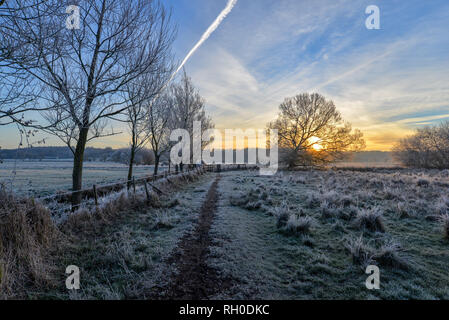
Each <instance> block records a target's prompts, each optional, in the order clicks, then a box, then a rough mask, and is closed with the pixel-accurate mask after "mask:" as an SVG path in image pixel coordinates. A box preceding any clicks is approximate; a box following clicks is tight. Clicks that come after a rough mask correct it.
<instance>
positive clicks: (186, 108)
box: [170, 70, 215, 160]
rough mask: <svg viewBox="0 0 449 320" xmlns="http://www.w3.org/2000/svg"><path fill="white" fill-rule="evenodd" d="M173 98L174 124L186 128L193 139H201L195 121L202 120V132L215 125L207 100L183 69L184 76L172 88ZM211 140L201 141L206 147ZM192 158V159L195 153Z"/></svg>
mask: <svg viewBox="0 0 449 320" xmlns="http://www.w3.org/2000/svg"><path fill="white" fill-rule="evenodd" d="M170 91H171V95H172V99H173V114H174V117H175V118H174V125H175V126H176V128H179V129H185V130H187V131H188V132H189V134H190V137H191V139H200V141H201V137H195V136H194V130H193V123H194V121H200V122H201V132H204V131H205V130H207V129H212V128H214V127H215V125H214V123H213V121H212V119H211V118H210V117H209V116H208V115H206V111H205V106H206V102H205V100H204V98H203V97H202V96H201V95H200V93H199V92H198V90H197V89H196V88H195V86H194V85H193V83H192V80H191V79H190V78H189V77H188V76H187V73H186V72H185V70H183V76H182V78H181V80H180V82H179V83H176V84H173V85H172V86H171V88H170ZM209 143H210V142H203V141H202V142H201V144H202V145H201V147H202V149H204V148H205V147H206V146H207V145H208V144H209ZM190 158H191V160H192V158H193V154H192V153H191V155H190Z"/></svg>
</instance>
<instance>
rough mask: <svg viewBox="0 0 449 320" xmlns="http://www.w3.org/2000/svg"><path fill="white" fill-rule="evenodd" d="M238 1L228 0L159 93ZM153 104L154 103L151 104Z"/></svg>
mask: <svg viewBox="0 0 449 320" xmlns="http://www.w3.org/2000/svg"><path fill="white" fill-rule="evenodd" d="M237 1H238V0H228V3H227V5H226V7H225V8H224V9H223V11H221V12H220V14H219V15H218V17H217V18H216V19H215V21H214V22H213V23H212V24H211V25H210V27H209V28H207V30H206V32H204V33H203V35H202V36H201V39H200V40H199V41H198V42H197V43H196V44H195V46H194V47H193V48H192V50H190V52H189V53H188V54H187V55H186V57H185V58H184V60H183V61H182V63H181V64H180V65H179V67H178V69H176V71H175V72H173V74H172V75H171V77H170V79H169V80H168V81H167V82H166V83H165V85H164V86H163V87H162V89H161V90H160V91H159V93H162V92H163V91H164V90H165V88H167V86H168V85H169V84H170V82H171V81H172V80H173V79H174V78H175V76H176V75H177V74H178V72H179V71H180V70H181V69H182V67H184V65H185V64H186V63H187V61H188V60H189V59H190V57H192V55H193V54H194V53H195V51H196V50H198V48H199V47H201V45H202V44H203V43H204V41H206V40H207V39H208V38H209V37H210V36H211V34H212V33H213V32H214V31H215V30H216V29H217V28H218V26H219V25H220V24H221V23H222V22H223V20H224V19H225V18H226V16H227V15H228V14H229V13H230V12H231V11H232V9H233V8H234V6H235V5H236V4H237ZM159 95H160V94H158V95H157V96H156V97H155V98H153V102H154V101H155V100H156V99H157V98H158V97H159ZM151 104H153V103H151Z"/></svg>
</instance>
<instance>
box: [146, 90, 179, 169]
mask: <svg viewBox="0 0 449 320" xmlns="http://www.w3.org/2000/svg"><path fill="white" fill-rule="evenodd" d="M174 110H175V108H174V104H173V97H172V96H170V94H169V93H168V92H165V93H164V94H162V95H160V96H159V97H158V98H157V99H156V100H155V101H152V102H151V103H150V104H149V105H148V118H147V121H148V123H147V130H148V136H149V140H148V141H149V143H150V146H151V149H152V150H153V153H154V175H157V173H158V170H159V164H160V160H161V156H162V155H163V154H165V153H167V152H168V151H169V150H170V148H171V147H172V146H173V143H172V142H171V141H170V134H171V131H172V130H173V129H175V127H176V122H175V112H176V111H174Z"/></svg>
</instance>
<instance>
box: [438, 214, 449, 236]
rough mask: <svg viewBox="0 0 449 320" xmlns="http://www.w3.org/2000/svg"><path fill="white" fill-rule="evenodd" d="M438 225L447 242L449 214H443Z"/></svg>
mask: <svg viewBox="0 0 449 320" xmlns="http://www.w3.org/2000/svg"><path fill="white" fill-rule="evenodd" d="M439 220H440V223H441V226H442V227H443V234H444V238H445V239H447V240H449V214H444V215H442V216H440V219H439Z"/></svg>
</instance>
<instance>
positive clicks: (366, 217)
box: [354, 207, 385, 232]
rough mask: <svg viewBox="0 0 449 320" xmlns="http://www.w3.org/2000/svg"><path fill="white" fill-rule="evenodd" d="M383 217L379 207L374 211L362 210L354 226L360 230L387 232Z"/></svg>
mask: <svg viewBox="0 0 449 320" xmlns="http://www.w3.org/2000/svg"><path fill="white" fill-rule="evenodd" d="M382 217H383V215H382V211H381V209H380V208H378V207H376V208H373V209H360V210H359V212H358V213H357V216H356V218H355V220H354V225H355V226H356V227H357V228H359V229H366V230H369V231H373V232H385V227H384V224H383V220H382Z"/></svg>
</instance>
